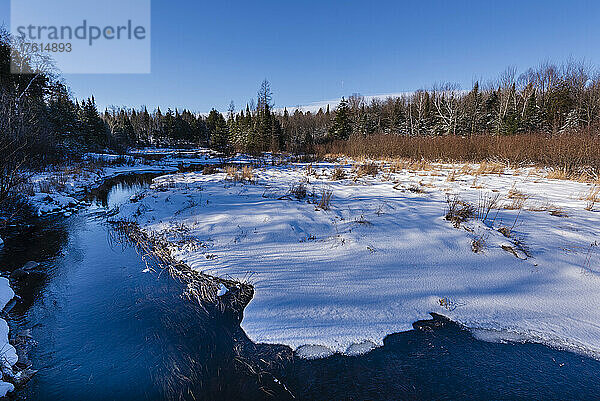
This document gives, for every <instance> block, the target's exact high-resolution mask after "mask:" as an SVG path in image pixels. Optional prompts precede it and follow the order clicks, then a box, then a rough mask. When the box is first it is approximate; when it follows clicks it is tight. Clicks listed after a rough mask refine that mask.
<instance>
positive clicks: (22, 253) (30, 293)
mask: <svg viewBox="0 0 600 401" xmlns="http://www.w3.org/2000/svg"><path fill="white" fill-rule="evenodd" d="M30 224H31V226H29V227H28V228H26V229H24V230H22V231H19V232H16V233H14V234H13V235H11V236H10V239H8V240H7V241H6V245H5V247H4V248H3V249H2V250H1V251H0V269H1V270H2V271H5V272H12V271H14V270H16V269H18V268H20V267H23V265H25V263H27V262H29V261H36V262H41V264H40V265H39V266H38V267H37V268H36V269H35V270H33V271H32V272H30V273H29V275H28V276H27V277H26V278H24V279H22V280H17V281H14V282H12V283H11V285H12V286H13V288H14V289H15V292H16V293H17V294H18V295H19V296H20V297H21V301H20V302H18V303H17V305H16V306H15V308H14V309H13V310H12V313H14V314H16V315H21V314H23V313H25V312H26V311H27V309H29V307H30V306H31V304H32V303H33V301H34V299H35V297H36V296H37V295H38V294H39V293H40V292H41V290H42V289H43V288H44V286H45V285H46V283H47V281H48V273H49V271H48V269H52V268H53V265H52V263H45V262H48V261H50V262H51V261H52V259H54V258H56V257H57V256H59V255H60V254H61V253H62V252H63V250H64V249H65V247H66V245H67V244H68V242H69V228H70V224H72V223H71V221H69V220H64V219H63V218H62V217H52V218H43V219H35V220H33V221H31V222H30Z"/></svg>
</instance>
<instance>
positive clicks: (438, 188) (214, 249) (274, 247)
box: [118, 156, 600, 355]
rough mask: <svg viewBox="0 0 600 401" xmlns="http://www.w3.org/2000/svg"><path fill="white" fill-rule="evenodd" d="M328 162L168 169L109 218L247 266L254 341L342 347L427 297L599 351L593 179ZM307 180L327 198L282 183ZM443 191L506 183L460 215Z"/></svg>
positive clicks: (403, 326) (407, 325) (220, 266)
mask: <svg viewBox="0 0 600 401" xmlns="http://www.w3.org/2000/svg"><path fill="white" fill-rule="evenodd" d="M240 158H241V156H240ZM333 167H334V165H333V164H331V163H328V164H326V163H314V164H313V165H312V170H313V172H314V174H312V175H310V176H307V172H306V168H305V165H301V164H296V165H291V166H283V167H265V168H260V169H256V168H255V170H254V176H255V177H254V178H255V179H256V183H255V184H240V183H233V182H231V181H228V180H227V179H226V175H225V174H224V173H218V174H213V175H202V174H201V173H186V174H175V175H171V176H168V177H162V178H159V179H157V180H155V182H154V184H153V186H152V188H151V189H150V190H148V191H147V192H146V193H145V194H144V196H142V197H141V199H139V200H138V202H136V203H131V204H126V205H123V206H122V207H121V208H120V214H119V216H118V218H126V219H132V220H136V221H137V222H138V223H139V224H140V225H141V227H143V228H144V229H146V230H149V231H153V232H155V233H159V234H163V235H165V236H166V237H167V238H168V239H171V240H173V241H177V242H178V245H177V247H174V251H173V256H174V257H175V258H177V259H179V260H186V261H187V263H188V264H189V265H190V266H191V267H193V268H194V269H197V270H198V271H203V272H205V273H208V274H212V275H215V276H219V277H232V278H234V279H240V280H244V279H245V278H247V277H248V276H250V277H251V281H252V284H253V285H254V287H255V296H254V298H253V299H252V301H251V302H250V304H249V305H248V306H247V308H246V310H245V312H244V319H243V321H242V327H243V328H244V330H245V331H246V333H247V334H248V336H249V337H250V338H252V339H253V340H254V341H256V342H266V343H282V344H287V345H289V346H291V347H293V348H294V349H297V351H298V352H299V354H305V353H308V354H311V352H308V351H309V350H312V349H314V348H311V347H315V346H319V347H323V348H318V349H319V350H321V351H323V349H328V350H329V351H328V352H340V353H346V352H348V351H349V350H351V351H353V350H354V349H356V347H354V346H353V345H354V344H361V343H365V342H366V341H368V342H371V343H373V344H376V345H382V343H383V338H384V337H385V336H386V335H388V334H391V333H395V332H400V331H405V330H410V329H411V328H412V323H413V322H415V321H417V320H421V319H426V318H428V317H429V313H430V312H436V313H439V314H442V315H445V316H447V317H449V318H451V319H453V320H455V321H457V322H459V323H462V324H464V325H465V326H467V327H469V328H472V329H486V330H490V329H491V330H496V331H508V332H513V333H519V334H520V335H524V336H526V337H528V338H531V339H533V340H534V341H542V342H547V343H551V344H559V345H561V346H568V347H570V348H571V349H575V350H582V349H585V350H587V352H589V353H591V354H594V355H600V324H599V323H598V322H600V308H598V305H599V304H600V252H599V249H598V248H599V247H598V246H597V244H598V242H597V241H598V236H599V234H600V232H599V229H598V227H600V213H598V212H595V211H587V210H585V206H586V202H585V201H584V200H582V199H581V198H582V196H583V195H584V194H585V193H587V192H588V191H589V189H590V186H589V184H585V183H578V182H571V181H558V180H549V179H546V178H544V172H543V171H537V170H536V169H533V168H531V169H521V170H520V171H514V170H506V171H504V172H501V173H500V174H493V175H492V174H489V175H475V174H473V173H469V172H466V173H458V174H456V177H455V179H453V180H448V179H447V177H448V176H449V174H450V172H451V171H453V170H457V171H458V170H460V169H461V168H462V167H463V166H462V165H441V164H438V165H434V168H432V169H430V170H428V171H410V170H406V169H404V170H400V171H392V172H390V171H388V172H385V173H382V172H380V173H379V174H378V175H377V176H375V177H361V178H357V179H344V180H339V181H331V180H330V179H329V177H330V175H331V171H332V168H333ZM471 167H472V168H473V169H475V170H476V169H477V165H474V166H471ZM344 168H345V169H346V171H347V173H348V174H351V171H350V168H349V167H348V166H345V167H344ZM307 180H308V182H309V183H308V184H306V185H307V189H308V191H309V193H311V192H313V193H315V194H316V196H315V202H318V200H319V197H320V194H321V192H322V191H324V190H331V191H332V192H333V197H332V201H331V205H330V208H329V210H321V209H319V208H318V207H316V204H315V203H309V202H307V201H306V200H305V199H303V200H297V199H295V198H294V197H293V196H285V195H286V194H287V192H288V190H289V188H290V187H291V186H292V185H297V184H298V183H300V182H306V181H307ZM414 188H418V189H419V190H418V191H415V190H414ZM511 188H515V189H518V190H520V191H522V192H524V193H526V195H527V199H526V201H525V207H524V208H523V210H510V209H504V208H502V206H504V205H510V204H511V203H512V202H513V199H510V198H509V197H508V193H509V191H510V190H511ZM446 194H456V195H458V196H460V197H461V199H464V200H465V201H468V202H470V203H472V204H473V205H475V206H477V204H478V202H479V199H481V198H485V197H490V196H494V194H499V196H500V197H499V206H500V207H501V208H500V209H494V210H492V211H491V212H490V214H489V217H488V220H487V221H486V222H485V224H484V223H482V222H480V221H477V220H469V221H468V222H467V223H465V224H464V225H463V226H461V228H458V229H457V228H454V227H453V226H452V224H450V223H449V222H448V221H446V220H444V218H443V216H444V214H445V209H446V207H447V204H446ZM557 210H560V211H562V212H563V213H556V211H557ZM559 215H566V216H568V217H559ZM182 227H183V228H184V232H182V231H180V230H182ZM502 227H508V228H510V229H511V230H510V231H511V235H510V238H506V237H504V235H503V234H501V233H500V232H499V231H498V229H500V228H502ZM177 233H179V234H177ZM182 234H184V235H182ZM181 238H185V239H186V240H185V241H183V242H182V241H181ZM478 240H482V241H481V242H482V243H483V246H482V249H481V251H480V252H478V253H474V252H473V251H472V248H473V241H478ZM594 244H596V245H594ZM502 246H504V248H503V247H502ZM508 247H511V248H513V250H514V253H512V252H511V251H510V249H509V248H508ZM515 254H516V256H517V257H515ZM528 255H529V256H528ZM307 344H314V345H309V346H308V347H309V348H305V347H307ZM303 346H304V347H303Z"/></svg>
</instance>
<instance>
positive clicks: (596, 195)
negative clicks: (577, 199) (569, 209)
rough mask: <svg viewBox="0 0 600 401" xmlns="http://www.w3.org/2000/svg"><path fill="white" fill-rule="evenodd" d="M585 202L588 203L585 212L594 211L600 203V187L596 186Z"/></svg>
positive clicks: (585, 198)
mask: <svg viewBox="0 0 600 401" xmlns="http://www.w3.org/2000/svg"><path fill="white" fill-rule="evenodd" d="M583 200H585V201H587V203H586V205H585V210H594V206H595V205H596V203H597V202H600V186H597V185H594V186H593V187H592V188H591V189H590V192H588V194H587V195H586V196H585V197H584V198H583Z"/></svg>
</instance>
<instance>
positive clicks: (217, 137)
mask: <svg viewBox="0 0 600 401" xmlns="http://www.w3.org/2000/svg"><path fill="white" fill-rule="evenodd" d="M206 125H207V127H208V132H209V143H210V147H211V148H212V149H215V150H218V151H219V152H223V153H228V152H229V138H228V129H227V122H226V121H225V118H224V117H223V115H222V114H221V113H219V112H218V111H217V110H215V109H212V110H211V111H210V113H209V114H208V117H207V118H206Z"/></svg>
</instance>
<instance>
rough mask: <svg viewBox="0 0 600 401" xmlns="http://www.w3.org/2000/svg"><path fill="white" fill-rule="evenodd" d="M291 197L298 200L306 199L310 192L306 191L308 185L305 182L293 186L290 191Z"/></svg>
mask: <svg viewBox="0 0 600 401" xmlns="http://www.w3.org/2000/svg"><path fill="white" fill-rule="evenodd" d="M289 193H290V195H292V196H293V197H294V198H296V199H298V200H302V199H305V198H306V197H307V195H308V190H307V189H306V185H305V184H304V183H303V182H300V183H298V184H293V185H292V186H291V188H290V191H289Z"/></svg>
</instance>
